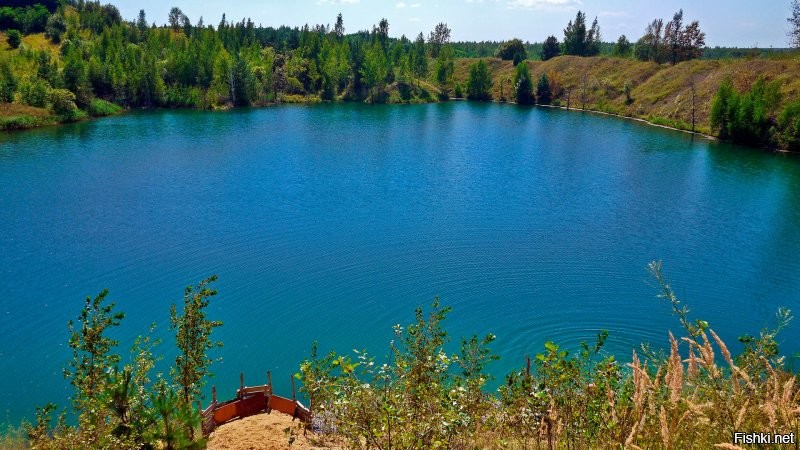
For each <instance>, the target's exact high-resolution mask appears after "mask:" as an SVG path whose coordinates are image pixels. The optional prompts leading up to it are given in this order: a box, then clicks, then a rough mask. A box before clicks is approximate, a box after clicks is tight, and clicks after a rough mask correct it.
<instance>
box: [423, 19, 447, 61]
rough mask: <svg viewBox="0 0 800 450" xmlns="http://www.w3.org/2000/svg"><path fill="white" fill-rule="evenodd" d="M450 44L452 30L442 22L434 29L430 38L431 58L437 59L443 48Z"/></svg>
mask: <svg viewBox="0 0 800 450" xmlns="http://www.w3.org/2000/svg"><path fill="white" fill-rule="evenodd" d="M449 42H450V28H448V27H447V24H446V23H444V22H440V23H438V24H437V25H436V27H434V29H433V31H431V33H430V35H429V36H428V43H429V44H430V50H431V56H433V57H434V58H437V57H438V56H439V52H440V51H441V50H442V48H443V47H444V46H445V45H447V44H448V43H449Z"/></svg>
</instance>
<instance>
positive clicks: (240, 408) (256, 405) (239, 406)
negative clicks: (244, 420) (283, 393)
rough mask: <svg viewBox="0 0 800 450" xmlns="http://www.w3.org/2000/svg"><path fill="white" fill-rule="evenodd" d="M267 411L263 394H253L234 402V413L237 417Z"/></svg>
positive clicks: (265, 398)
mask: <svg viewBox="0 0 800 450" xmlns="http://www.w3.org/2000/svg"><path fill="white" fill-rule="evenodd" d="M266 409H267V397H266V396H265V395H264V394H255V395H253V396H250V397H246V398H243V399H241V400H239V401H238V402H236V412H237V414H238V415H239V417H248V416H252V415H253V414H258V413H260V412H262V411H264V410H266Z"/></svg>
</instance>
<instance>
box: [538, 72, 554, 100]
mask: <svg viewBox="0 0 800 450" xmlns="http://www.w3.org/2000/svg"><path fill="white" fill-rule="evenodd" d="M552 100H553V94H552V93H551V91H550V80H549V79H548V78H547V74H544V73H543V74H542V76H541V77H539V81H538V82H537V83H536V102H537V103H539V104H540V105H549V104H550V102H551V101H552Z"/></svg>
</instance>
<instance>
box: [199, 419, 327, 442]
mask: <svg viewBox="0 0 800 450" xmlns="http://www.w3.org/2000/svg"><path fill="white" fill-rule="evenodd" d="M292 438H293V440H292V443H291V444H290V443H289V441H290V439H292ZM207 448H208V449H209V450H312V449H317V450H321V449H331V450H338V449H340V448H341V447H337V446H335V443H331V442H330V440H329V439H325V438H324V437H321V436H319V435H315V434H314V433H312V432H310V431H307V432H305V433H304V430H303V427H302V425H301V423H300V422H298V421H297V420H295V421H292V417H291V416H288V415H286V414H281V413H279V412H272V413H271V414H258V415H255V416H251V417H247V418H245V419H242V420H235V421H233V422H230V423H227V424H225V425H222V426H221V427H219V428H217V430H216V431H214V432H213V433H211V436H209V439H208V447H207Z"/></svg>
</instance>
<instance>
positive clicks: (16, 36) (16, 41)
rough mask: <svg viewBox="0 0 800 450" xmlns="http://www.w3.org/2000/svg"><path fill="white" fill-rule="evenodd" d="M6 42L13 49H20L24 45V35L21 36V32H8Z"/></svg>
mask: <svg viewBox="0 0 800 450" xmlns="http://www.w3.org/2000/svg"><path fill="white" fill-rule="evenodd" d="M6 42H8V45H9V46H11V48H19V45H20V44H21V43H22V34H20V32H19V30H8V31H7V32H6Z"/></svg>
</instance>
